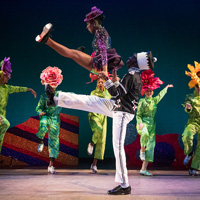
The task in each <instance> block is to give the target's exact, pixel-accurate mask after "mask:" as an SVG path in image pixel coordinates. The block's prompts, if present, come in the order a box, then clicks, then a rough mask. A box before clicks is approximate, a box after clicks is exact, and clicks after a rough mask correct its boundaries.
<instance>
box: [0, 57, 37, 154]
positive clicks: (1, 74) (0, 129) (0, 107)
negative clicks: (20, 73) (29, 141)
mask: <svg viewBox="0 0 200 200" xmlns="http://www.w3.org/2000/svg"><path fill="white" fill-rule="evenodd" d="M11 72H12V69H11V63H10V58H4V60H3V61H2V62H1V70H0V153H1V149H2V144H3V139H4V135H5V133H6V131H7V130H8V128H9V127H10V123H9V121H8V120H7V119H6V107H7V104H8V98H9V94H12V93H18V92H27V91H31V92H32V94H33V95H34V97H35V98H36V96H37V95H36V93H35V91H34V90H33V89H31V88H27V87H19V86H12V85H7V83H8V80H9V79H10V78H11Z"/></svg>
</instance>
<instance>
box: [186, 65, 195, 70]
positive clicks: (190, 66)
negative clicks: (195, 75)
mask: <svg viewBox="0 0 200 200" xmlns="http://www.w3.org/2000/svg"><path fill="white" fill-rule="evenodd" d="M187 67H188V69H189V70H190V71H191V72H194V71H195V69H194V66H192V65H190V64H188V65H187Z"/></svg>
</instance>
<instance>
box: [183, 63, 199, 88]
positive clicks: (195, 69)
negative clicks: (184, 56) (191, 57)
mask: <svg viewBox="0 0 200 200" xmlns="http://www.w3.org/2000/svg"><path fill="white" fill-rule="evenodd" d="M194 65H195V66H192V65H190V64H188V65H187V67H188V69H189V70H190V72H187V71H185V74H186V75H187V76H190V77H191V79H192V80H191V81H190V82H189V83H188V86H189V87H190V88H193V87H194V86H195V85H196V84H198V86H199V87H200V63H198V62H196V61H194Z"/></svg>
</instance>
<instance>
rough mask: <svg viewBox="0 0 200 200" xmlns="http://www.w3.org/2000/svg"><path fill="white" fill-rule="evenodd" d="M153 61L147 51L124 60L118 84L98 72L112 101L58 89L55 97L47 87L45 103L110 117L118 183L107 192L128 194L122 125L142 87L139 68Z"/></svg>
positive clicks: (151, 63)
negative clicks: (126, 68) (122, 74)
mask: <svg viewBox="0 0 200 200" xmlns="http://www.w3.org/2000/svg"><path fill="white" fill-rule="evenodd" d="M154 61H155V59H153V57H152V53H151V52H142V53H138V54H134V55H133V56H132V57H130V58H129V59H128V61H127V63H126V64H127V66H128V67H129V70H128V73H127V74H126V75H125V76H124V77H123V79H122V80H121V81H120V83H119V86H118V87H115V85H114V83H113V82H112V81H111V80H110V79H109V78H108V74H107V73H106V72H101V73H100V78H103V79H105V80H106V82H105V83H104V85H105V88H106V89H107V90H108V91H109V93H110V94H111V96H112V97H113V98H115V100H110V99H104V98H99V97H97V96H89V95H77V94H72V93H67V92H59V95H58V97H55V96H54V93H53V92H52V91H51V90H49V88H48V87H47V90H46V93H47V96H48V97H49V106H53V105H58V106H60V107H64V108H71V109H77V110H84V111H88V112H95V113H99V114H103V115H106V116H109V117H111V118H113V128H112V136H113V149H114V154H115V159H116V174H115V181H116V182H119V183H120V185H118V186H117V187H115V188H114V189H112V190H109V191H108V194H110V195H126V194H130V193H131V186H130V185H129V182H128V173H127V168H126V156H125V151H124V140H125V136H126V126H127V124H128V123H129V122H130V121H131V120H132V119H133V118H134V115H135V112H136V108H137V105H138V103H137V101H138V98H139V95H140V92H141V89H142V81H141V78H140V74H139V70H146V69H150V68H153V66H154ZM113 77H114V78H113V81H114V80H116V79H117V76H116V71H115V70H113Z"/></svg>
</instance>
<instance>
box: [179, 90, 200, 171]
mask: <svg viewBox="0 0 200 200" xmlns="http://www.w3.org/2000/svg"><path fill="white" fill-rule="evenodd" d="M185 103H189V104H190V105H191V110H190V111H188V110H187V109H186V108H185V111H186V112H187V113H188V115H189V119H188V122H187V124H186V128H185V130H184V132H183V134H182V140H183V144H184V154H185V155H187V154H189V153H191V152H192V149H193V138H194V135H195V134H196V133H197V134H198V135H197V146H196V150H195V153H194V157H193V159H192V165H191V167H192V168H194V169H197V170H200V94H198V93H197V92H196V91H194V93H193V94H190V95H187V96H186V99H185Z"/></svg>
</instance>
